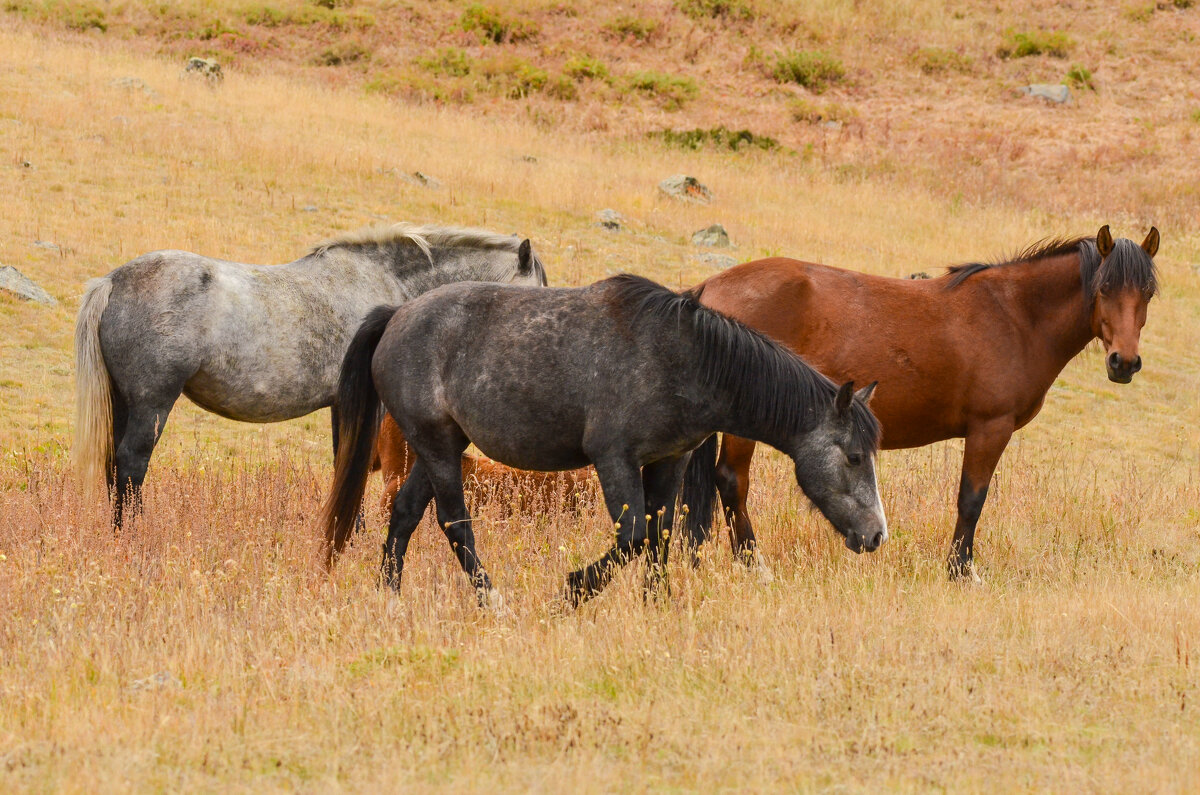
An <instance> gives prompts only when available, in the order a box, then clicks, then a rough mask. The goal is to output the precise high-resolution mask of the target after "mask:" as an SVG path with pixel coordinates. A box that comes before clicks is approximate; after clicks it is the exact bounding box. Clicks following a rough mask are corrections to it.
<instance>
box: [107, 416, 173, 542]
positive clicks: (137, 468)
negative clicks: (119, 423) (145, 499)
mask: <svg viewBox="0 0 1200 795" xmlns="http://www.w3.org/2000/svg"><path fill="white" fill-rule="evenodd" d="M170 410H171V407H170V406H167V407H165V408H161V409H134V410H132V411H130V412H129V414H128V417H127V419H126V422H125V432H124V434H123V435H122V436H121V443H120V445H119V446H118V447H117V455H116V459H117V461H116V483H115V486H114V492H115V493H114V500H113V524H114V526H115V527H116V529H118V530H119V529H121V527H122V525H123V524H124V522H125V521H126V520H128V519H129V517H130V515H131V514H134V513H136V512H137V511H138V510H139V508H140V506H141V490H142V483H143V482H144V481H145V480H146V469H147V468H148V467H149V465H150V455H151V454H152V453H153V452H154V445H155V444H156V443H157V442H158V438H159V436H160V435H161V434H162V429H163V426H164V425H166V422H167V414H168V413H169V412H170Z"/></svg>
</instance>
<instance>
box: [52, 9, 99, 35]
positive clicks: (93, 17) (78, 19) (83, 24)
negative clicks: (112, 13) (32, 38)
mask: <svg viewBox="0 0 1200 795" xmlns="http://www.w3.org/2000/svg"><path fill="white" fill-rule="evenodd" d="M57 10H58V13H59V15H60V17H61V19H62V23H63V24H64V25H66V26H67V27H68V28H70V29H72V30H98V31H100V32H101V33H104V32H105V31H106V30H108V22H107V21H105V17H104V9H103V8H101V7H100V6H98V5H96V4H94V3H64V4H63V5H62V6H59V7H58V9H57Z"/></svg>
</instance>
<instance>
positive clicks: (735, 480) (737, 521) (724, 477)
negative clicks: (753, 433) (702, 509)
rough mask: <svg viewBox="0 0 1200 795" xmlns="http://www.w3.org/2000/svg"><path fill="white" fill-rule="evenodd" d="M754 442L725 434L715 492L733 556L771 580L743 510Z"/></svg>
mask: <svg viewBox="0 0 1200 795" xmlns="http://www.w3.org/2000/svg"><path fill="white" fill-rule="evenodd" d="M754 446H755V443H754V442H753V441H751V440H750V439H742V438H739V437H737V436H729V435H728V434H727V435H726V436H725V437H724V439H723V440H722V443H721V456H720V458H718V459H717V491H718V492H719V493H720V495H721V505H722V509H723V511H724V515H725V521H726V522H728V524H729V542H730V545H731V546H732V548H733V554H734V556H735V557H736V558H737V559H738V560H740V561H741V562H742V563H744V564H745V565H746V566H748V567H750V568H751V569H754V568H757V569H758V570H759V573H760V574H761V575H762V576H763V577H764V578H765V579H768V580H769V579H771V570H770V569H769V568H768V567H767V565H766V563H764V562H763V560H762V557H761V556H760V555H759V554H758V541H757V540H756V539H755V537H754V525H753V524H752V523H751V522H750V513H749V512H748V511H747V510H746V497H747V496H748V495H749V494H750V462H751V461H752V460H753V459H754Z"/></svg>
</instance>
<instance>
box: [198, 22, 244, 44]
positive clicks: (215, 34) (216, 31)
mask: <svg viewBox="0 0 1200 795" xmlns="http://www.w3.org/2000/svg"><path fill="white" fill-rule="evenodd" d="M226 33H234V34H236V33H237V31H236V30H234V29H233V28H231V27H229V26H228V25H226V24H225V22H224V21H222V20H220V19H214V20H213V21H212V22H210V23H208V24H207V25H205V26H204V27H202V28H200V30H199V31H197V32H196V38H198V39H200V40H201V41H211V40H212V39H216V38H220V37H221V36H224V35H225V34H226Z"/></svg>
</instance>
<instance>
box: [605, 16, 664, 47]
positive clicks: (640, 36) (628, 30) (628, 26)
mask: <svg viewBox="0 0 1200 795" xmlns="http://www.w3.org/2000/svg"><path fill="white" fill-rule="evenodd" d="M657 30H658V22H657V21H655V20H653V19H642V18H641V17H631V16H619V17H617V18H616V19H614V20H612V21H611V22H609V23H607V24H606V25H605V26H604V32H605V33H607V34H608V35H609V36H612V37H613V38H618V39H634V40H636V41H647V40H649V38H650V37H651V36H653V35H654V34H655V32H656V31H657Z"/></svg>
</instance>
